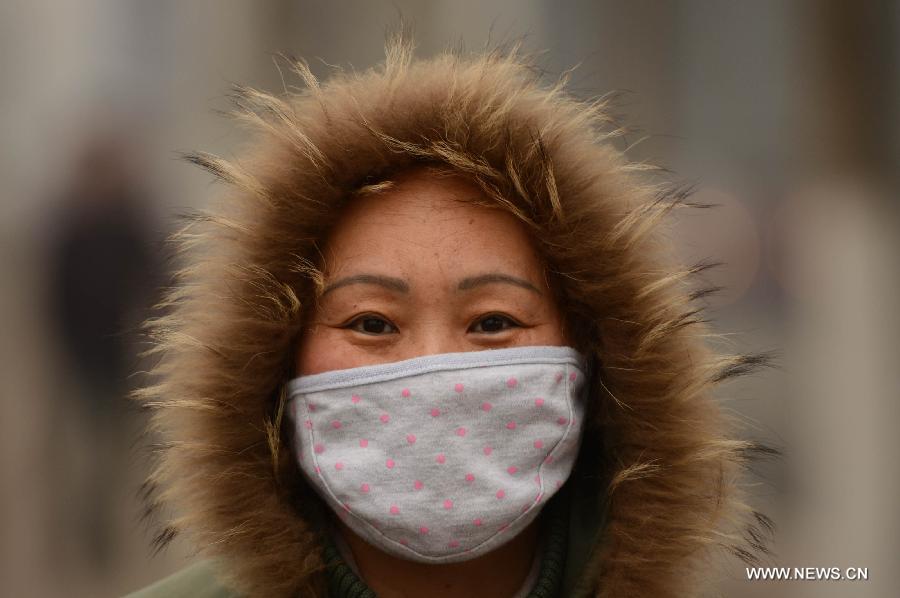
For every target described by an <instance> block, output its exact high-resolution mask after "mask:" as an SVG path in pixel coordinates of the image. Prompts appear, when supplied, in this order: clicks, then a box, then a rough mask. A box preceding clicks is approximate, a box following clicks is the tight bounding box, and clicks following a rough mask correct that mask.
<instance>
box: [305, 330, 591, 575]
mask: <svg viewBox="0 0 900 598" xmlns="http://www.w3.org/2000/svg"><path fill="white" fill-rule="evenodd" d="M585 375H586V366H585V360H584V357H583V356H582V355H581V354H580V353H578V352H577V351H576V350H575V349H573V348H571V347H556V346H531V347H513V348H506V349H492V350H485V351H470V352H463V353H443V354H439V355H426V356H422V357H415V358H412V359H407V360H403V361H398V362H393V363H387V364H378V365H372V366H363V367H357V368H351V369H344V370H336V371H331V372H325V373H321V374H314V375H310V376H300V377H298V378H294V379H293V380H291V381H290V383H289V385H288V392H289V403H288V417H289V418H290V420H291V422H292V423H293V425H294V426H295V430H296V434H295V446H294V452H295V455H296V458H297V459H298V462H299V464H300V468H301V470H302V471H303V473H304V475H305V476H306V478H307V479H308V480H309V481H310V483H311V484H312V485H313V487H314V488H315V489H316V491H317V492H318V493H319V495H320V496H321V497H322V498H323V499H324V500H325V501H326V503H327V504H328V505H329V506H330V507H331V509H332V510H334V511H335V512H336V513H337V514H338V515H339V516H340V517H341V518H342V519H343V520H344V522H345V523H346V524H347V525H348V526H349V527H350V528H351V529H352V530H353V531H354V532H355V533H356V534H358V535H359V536H361V537H362V538H364V539H365V540H366V541H367V542H369V543H370V544H372V545H374V546H376V547H378V548H380V549H381V550H383V551H385V552H388V553H390V554H393V555H395V556H398V557H400V558H404V559H408V560H413V561H419V562H425V563H451V562H458V561H465V560H468V559H472V558H475V557H477V556H480V555H482V554H485V553H487V552H490V551H492V550H494V549H496V548H497V547H499V546H501V545H503V544H504V543H506V542H508V541H509V540H511V539H512V538H513V537H515V536H516V535H517V534H518V533H520V532H521V531H522V530H524V529H525V527H527V526H528V524H529V523H531V522H532V521H533V520H534V518H535V517H536V516H537V515H538V513H539V512H540V511H541V509H542V508H543V506H544V505H545V504H546V502H547V500H548V499H549V498H550V497H551V496H553V494H555V493H556V492H557V490H558V489H559V488H560V486H561V485H562V484H563V482H565V481H566V479H567V478H568V476H569V474H570V472H571V470H572V466H573V465H574V463H575V458H576V457H577V454H578V449H579V446H580V442H581V430H582V419H583V414H584V396H583V392H582V391H583V389H584V388H586V386H585Z"/></svg>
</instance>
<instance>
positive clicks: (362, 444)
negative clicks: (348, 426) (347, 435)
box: [359, 438, 369, 448]
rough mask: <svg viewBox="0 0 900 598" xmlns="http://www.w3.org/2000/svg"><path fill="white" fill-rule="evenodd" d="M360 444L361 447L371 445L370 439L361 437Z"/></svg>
mask: <svg viewBox="0 0 900 598" xmlns="http://www.w3.org/2000/svg"><path fill="white" fill-rule="evenodd" d="M359 446H360V448H366V447H367V446H369V441H368V440H366V439H365V438H360V439H359Z"/></svg>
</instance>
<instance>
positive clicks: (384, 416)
mask: <svg viewBox="0 0 900 598" xmlns="http://www.w3.org/2000/svg"><path fill="white" fill-rule="evenodd" d="M378 419H380V420H381V423H383V424H386V423H388V422H389V421H391V416H390V415H388V414H387V413H384V414H382V416H381V417H379V418H378Z"/></svg>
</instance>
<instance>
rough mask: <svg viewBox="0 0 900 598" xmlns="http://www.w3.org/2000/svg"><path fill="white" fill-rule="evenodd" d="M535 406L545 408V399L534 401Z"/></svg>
mask: <svg viewBox="0 0 900 598" xmlns="http://www.w3.org/2000/svg"><path fill="white" fill-rule="evenodd" d="M534 404H535V406H536V407H543V406H544V399H535V400H534Z"/></svg>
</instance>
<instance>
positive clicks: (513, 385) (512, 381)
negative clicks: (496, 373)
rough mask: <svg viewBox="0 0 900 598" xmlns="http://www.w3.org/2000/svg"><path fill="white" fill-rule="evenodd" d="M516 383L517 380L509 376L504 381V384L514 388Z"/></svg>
mask: <svg viewBox="0 0 900 598" xmlns="http://www.w3.org/2000/svg"><path fill="white" fill-rule="evenodd" d="M518 383H519V381H518V380H516V379H515V378H510V379H509V380H507V381H506V385H507V386H508V387H510V388H515V387H516V385H517V384H518Z"/></svg>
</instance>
